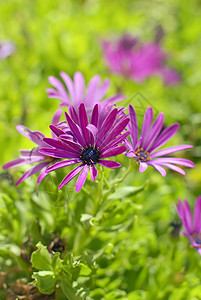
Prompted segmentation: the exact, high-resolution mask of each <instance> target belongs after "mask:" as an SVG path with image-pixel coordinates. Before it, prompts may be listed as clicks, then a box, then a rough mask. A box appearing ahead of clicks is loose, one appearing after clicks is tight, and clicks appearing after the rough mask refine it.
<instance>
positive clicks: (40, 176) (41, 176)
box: [37, 167, 48, 185]
mask: <svg viewBox="0 0 201 300" xmlns="http://www.w3.org/2000/svg"><path fill="white" fill-rule="evenodd" d="M46 170H47V167H45V168H44V169H43V170H42V171H41V172H40V175H39V176H38V179H37V184H38V185H39V184H40V183H41V181H43V179H44V178H45V177H46V176H47V175H48V173H47V172H46Z"/></svg>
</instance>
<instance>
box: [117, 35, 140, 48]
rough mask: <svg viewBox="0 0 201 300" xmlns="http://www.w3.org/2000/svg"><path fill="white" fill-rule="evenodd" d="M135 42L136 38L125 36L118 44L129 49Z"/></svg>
mask: <svg viewBox="0 0 201 300" xmlns="http://www.w3.org/2000/svg"><path fill="white" fill-rule="evenodd" d="M136 43H137V39H131V38H130V37H127V36H125V37H124V38H123V39H122V40H121V42H120V44H121V46H122V47H123V48H124V50H126V51H129V50H131V49H132V48H133V46H135V45H136Z"/></svg>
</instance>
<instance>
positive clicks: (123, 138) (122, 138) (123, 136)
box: [101, 131, 130, 153]
mask: <svg viewBox="0 0 201 300" xmlns="http://www.w3.org/2000/svg"><path fill="white" fill-rule="evenodd" d="M129 133H130V132H129V131H127V132H125V133H123V134H121V135H119V136H118V137H117V138H116V139H114V140H113V141H111V142H110V143H109V144H107V146H105V147H103V148H102V146H101V148H102V153H104V152H105V151H106V150H108V149H110V148H112V147H114V146H116V145H118V144H120V143H123V142H124V143H125V144H126V138H127V136H128V135H129ZM127 141H128V140H127ZM128 143H129V142H128ZM126 146H127V145H126Z"/></svg>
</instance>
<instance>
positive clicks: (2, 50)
mask: <svg viewBox="0 0 201 300" xmlns="http://www.w3.org/2000/svg"><path fill="white" fill-rule="evenodd" d="M14 51H15V46H14V44H13V43H12V42H8V41H4V42H1V43H0V59H5V58H7V57H8V56H10V55H12V54H13V52H14Z"/></svg>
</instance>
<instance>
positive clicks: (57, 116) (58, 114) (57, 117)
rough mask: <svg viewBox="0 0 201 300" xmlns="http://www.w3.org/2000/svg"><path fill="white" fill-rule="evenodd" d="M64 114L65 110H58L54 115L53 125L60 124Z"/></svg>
mask: <svg viewBox="0 0 201 300" xmlns="http://www.w3.org/2000/svg"><path fill="white" fill-rule="evenodd" d="M62 113H63V110H62V109H58V110H57V111H56V112H55V113H54V116H53V118H52V122H51V124H58V123H59V120H60V118H61V115H62Z"/></svg>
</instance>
